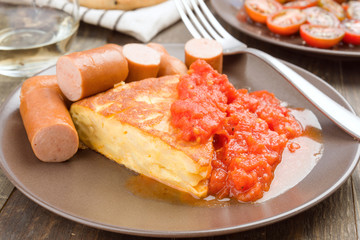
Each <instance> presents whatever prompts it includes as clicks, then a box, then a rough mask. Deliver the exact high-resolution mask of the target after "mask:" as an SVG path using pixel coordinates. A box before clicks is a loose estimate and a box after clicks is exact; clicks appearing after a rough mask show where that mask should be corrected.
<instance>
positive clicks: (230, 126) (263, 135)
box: [171, 60, 303, 202]
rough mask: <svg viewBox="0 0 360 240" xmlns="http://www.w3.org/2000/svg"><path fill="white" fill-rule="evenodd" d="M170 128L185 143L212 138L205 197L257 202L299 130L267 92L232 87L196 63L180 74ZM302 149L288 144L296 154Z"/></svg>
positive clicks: (223, 79)
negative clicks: (210, 168)
mask: <svg viewBox="0 0 360 240" xmlns="http://www.w3.org/2000/svg"><path fill="white" fill-rule="evenodd" d="M178 94H179V98H178V100H176V101H175V102H174V103H173V104H172V106H171V114H172V118H171V124H172V125H173V126H174V127H177V128H178V129H179V132H180V134H179V137H180V138H181V139H183V140H185V141H198V142H205V141H207V140H208V139H209V138H213V143H214V148H215V155H214V159H213V161H212V172H211V176H210V179H209V194H210V195H214V196H216V197H217V198H220V199H221V198H225V197H231V198H235V199H237V200H239V201H243V202H249V201H256V200H258V199H260V198H261V197H262V196H263V193H264V191H268V190H269V187H270V184H271V181H272V179H273V177H274V171H275V168H276V166H277V165H278V163H279V162H280V161H281V155H282V152H283V150H284V149H285V147H286V145H287V142H288V141H289V139H292V138H295V137H298V136H300V135H301V134H302V133H303V129H302V127H301V125H300V124H299V123H298V121H297V120H296V119H295V118H294V117H293V116H291V115H290V114H289V109H287V108H286V107H283V106H281V105H280V101H279V100H278V99H277V98H276V97H275V96H274V94H272V93H269V92H267V91H256V92H252V93H249V92H248V91H247V90H245V89H239V90H237V89H235V87H234V86H233V85H232V84H231V83H230V82H229V80H228V79H227V76H226V75H221V74H219V73H217V72H216V71H214V70H213V69H212V68H211V66H210V65H208V64H207V63H206V62H205V61H202V60H197V61H196V62H194V63H193V64H192V65H191V66H190V70H189V72H188V74H186V75H183V76H181V78H180V82H179V85H178ZM299 147H300V146H291V150H293V151H296V149H298V148H299Z"/></svg>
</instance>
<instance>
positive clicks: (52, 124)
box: [20, 75, 79, 162]
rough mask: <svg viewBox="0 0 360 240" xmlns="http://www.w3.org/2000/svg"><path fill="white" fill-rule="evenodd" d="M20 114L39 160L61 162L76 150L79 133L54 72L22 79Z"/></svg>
mask: <svg viewBox="0 0 360 240" xmlns="http://www.w3.org/2000/svg"><path fill="white" fill-rule="evenodd" d="M20 114H21V118H22V120H23V123H24V126H25V130H26V133H27V136H28V139H29V141H30V143H31V147H32V149H33V151H34V153H35V155H36V157H37V158H39V159H40V160H41V161H44V162H62V161H65V160H68V159H69V158H71V157H72V156H73V155H74V154H75V153H76V152H77V150H78V146H79V138H78V134H77V132H76V129H75V126H74V124H73V122H72V119H71V117H70V114H69V111H68V109H67V107H66V103H65V100H64V95H63V94H62V92H61V90H60V88H59V86H58V84H57V80H56V76H55V75H52V76H36V77H32V78H29V79H27V80H26V81H25V82H24V83H23V85H22V87H21V93H20Z"/></svg>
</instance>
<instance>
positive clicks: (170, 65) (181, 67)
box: [147, 43, 188, 77]
mask: <svg viewBox="0 0 360 240" xmlns="http://www.w3.org/2000/svg"><path fill="white" fill-rule="evenodd" d="M147 46H149V47H151V48H152V49H154V50H156V51H157V52H158V53H160V57H161V58H160V68H159V72H158V77H162V76H167V75H175V74H180V75H181V74H185V73H187V70H188V69H187V67H186V65H185V63H183V62H182V61H181V60H180V59H178V58H176V57H173V56H171V55H170V54H169V53H168V51H166V49H165V47H164V46H162V45H161V44H158V43H148V44H147Z"/></svg>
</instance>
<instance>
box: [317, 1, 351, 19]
mask: <svg viewBox="0 0 360 240" xmlns="http://www.w3.org/2000/svg"><path fill="white" fill-rule="evenodd" d="M319 6H320V7H322V8H323V9H325V10H327V11H329V12H331V13H333V14H334V15H335V16H336V17H337V18H338V19H339V20H340V21H342V20H344V19H345V17H346V16H345V11H344V9H343V8H342V7H341V5H340V4H339V3H337V2H335V1H334V0H319Z"/></svg>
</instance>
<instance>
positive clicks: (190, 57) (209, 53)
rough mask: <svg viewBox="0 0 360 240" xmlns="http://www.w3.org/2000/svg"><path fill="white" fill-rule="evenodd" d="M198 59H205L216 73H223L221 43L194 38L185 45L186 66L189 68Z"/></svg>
mask: <svg viewBox="0 0 360 240" xmlns="http://www.w3.org/2000/svg"><path fill="white" fill-rule="evenodd" d="M197 59H203V60H205V61H206V62H207V63H208V64H210V65H211V66H212V67H213V68H214V69H215V70H216V71H218V72H219V73H222V68H223V50H222V46H221V44H220V43H219V42H217V41H215V40H212V39H205V38H196V39H195V38H194V39H191V40H189V41H188V42H186V44H185V64H186V66H187V67H190V65H191V64H192V63H193V62H195V61H196V60H197Z"/></svg>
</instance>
